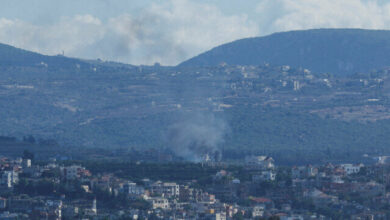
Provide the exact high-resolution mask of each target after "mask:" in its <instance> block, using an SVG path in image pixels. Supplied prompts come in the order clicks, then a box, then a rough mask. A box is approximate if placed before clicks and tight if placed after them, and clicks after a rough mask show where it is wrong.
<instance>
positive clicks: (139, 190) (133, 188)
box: [122, 182, 145, 196]
mask: <svg viewBox="0 0 390 220" xmlns="http://www.w3.org/2000/svg"><path fill="white" fill-rule="evenodd" d="M122 191H123V192H124V193H126V194H129V195H137V196H140V195H143V194H144V193H145V189H144V188H143V187H142V186H137V184H136V183H133V182H127V183H125V184H124V185H123V187H122Z"/></svg>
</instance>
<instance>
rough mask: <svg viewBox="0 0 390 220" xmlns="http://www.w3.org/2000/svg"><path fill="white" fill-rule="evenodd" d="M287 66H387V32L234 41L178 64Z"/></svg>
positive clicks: (344, 70) (342, 70) (339, 69)
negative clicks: (268, 64) (266, 64)
mask: <svg viewBox="0 0 390 220" xmlns="http://www.w3.org/2000/svg"><path fill="white" fill-rule="evenodd" d="M222 62H226V63H228V64H231V65H234V64H237V65H259V64H263V63H270V64H272V65H290V66H293V67H303V68H308V69H310V70H312V71H314V72H321V73H324V72H331V73H335V74H351V73H356V72H367V71H370V70H372V69H376V68H383V67H385V66H389V65H390V31H382V30H362V29H317V30H306V31H291V32H284V33H276V34H272V35H269V36H266V37H256V38H248V39H242V40H237V41H234V42H232V43H228V44H224V45H221V46H219V47H216V48H214V49H212V50H210V51H207V52H205V53H203V54H200V55H198V56H196V57H194V58H192V59H190V60H187V61H185V62H183V63H181V64H180V66H215V65H218V64H220V63H222Z"/></svg>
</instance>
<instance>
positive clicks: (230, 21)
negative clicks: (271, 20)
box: [0, 0, 258, 65]
mask: <svg viewBox="0 0 390 220" xmlns="http://www.w3.org/2000/svg"><path fill="white" fill-rule="evenodd" d="M257 34H258V27H257V25H256V24H255V23H254V22H251V21H249V20H248V18H247V17H246V16H245V15H234V16H226V15H224V14H223V13H222V12H221V11H220V10H219V9H218V8H217V7H215V6H210V5H208V4H204V3H197V2H195V1H189V0H169V1H164V2H163V3H159V4H156V3H155V4H152V5H150V7H148V8H146V9H144V10H143V11H141V12H140V13H139V15H131V14H122V15H118V16H116V17H112V18H110V19H107V20H104V21H102V20H100V19H99V18H97V17H94V16H92V15H78V16H74V17H63V18H62V19H61V20H60V21H59V22H57V23H54V24H53V23H50V24H42V25H37V24H32V23H29V22H26V21H21V20H17V19H7V18H0V42H2V43H6V44H11V45H13V46H16V47H20V48H23V49H28V50H33V51H36V52H41V53H44V54H49V55H55V54H59V53H61V51H63V50H64V51H65V55H67V56H75V57H82V58H102V59H105V60H115V61H120V62H125V63H132V64H153V63H155V62H160V63H162V64H165V65H175V64H177V63H178V62H180V61H183V60H185V59H187V58H190V57H192V56H194V55H196V54H198V53H201V52H203V51H204V50H207V49H210V48H211V47H213V46H216V45H218V44H222V43H226V42H229V41H232V40H235V39H238V38H243V37H249V36H255V35H257Z"/></svg>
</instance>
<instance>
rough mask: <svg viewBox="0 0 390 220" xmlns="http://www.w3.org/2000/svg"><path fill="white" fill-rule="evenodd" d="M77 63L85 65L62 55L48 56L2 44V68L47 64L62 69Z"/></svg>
mask: <svg viewBox="0 0 390 220" xmlns="http://www.w3.org/2000/svg"><path fill="white" fill-rule="evenodd" d="M76 63H77V64H84V62H83V61H81V60H79V59H76V58H68V57H65V56H61V55H57V56H46V55H42V54H39V53H35V52H31V51H27V50H23V49H19V48H16V47H13V46H10V45H6V44H1V43H0V65H1V66H2V67H7V66H19V67H26V66H38V65H42V64H47V65H49V66H50V67H53V66H54V67H61V66H68V65H71V64H76Z"/></svg>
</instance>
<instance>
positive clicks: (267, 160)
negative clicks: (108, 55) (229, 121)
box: [0, 155, 390, 220]
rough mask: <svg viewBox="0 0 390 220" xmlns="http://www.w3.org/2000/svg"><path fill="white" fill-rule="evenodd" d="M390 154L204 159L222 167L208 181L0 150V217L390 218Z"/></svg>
mask: <svg viewBox="0 0 390 220" xmlns="http://www.w3.org/2000/svg"><path fill="white" fill-rule="evenodd" d="M386 160H387V157H377V158H376V163H373V164H370V165H365V164H362V163H360V164H330V163H327V164H323V165H316V166H314V165H313V166H312V165H306V166H298V167H297V166H293V167H277V166H276V165H275V161H274V160H273V158H271V157H267V156H247V157H246V158H245V160H244V161H242V163H241V164H238V165H237V164H234V165H229V164H226V163H220V162H219V163H217V162H213V161H211V160H208V161H203V162H202V163H199V164H198V165H199V166H201V167H203V168H204V167H205V168H204V169H207V167H211V168H212V169H213V170H217V172H215V173H213V174H211V175H210V176H206V177H205V178H207V179H208V181H202V180H200V179H192V180H188V181H183V180H179V179H178V180H177V181H160V180H158V179H149V178H143V179H137V180H136V181H134V180H133V179H131V178H127V179H126V178H121V177H118V176H117V175H116V174H115V173H110V172H106V173H100V172H99V173H93V172H91V171H90V170H88V169H87V168H85V167H84V166H82V165H79V164H76V163H74V164H72V162H71V163H67V164H65V163H63V162H61V161H56V160H55V159H54V158H52V159H48V161H46V163H42V162H41V161H39V162H37V163H36V164H35V163H34V161H32V160H31V159H29V158H28V155H27V156H26V155H24V156H23V158H7V157H1V159H0V169H1V188H0V195H1V198H0V210H1V211H0V219H215V220H224V219H281V220H292V219H294V220H300V219H347V218H348V219H388V218H389V214H390V213H389V211H388V210H389V209H388V207H389V204H390V192H389V190H388V189H389V186H390V169H389V168H390V166H388V165H387V161H386ZM139 166H142V164H139ZM232 167H235V168H234V169H236V170H237V169H238V168H237V167H239V170H240V171H239V173H237V172H236V171H233V168H232ZM168 172H169V171H168ZM350 216H352V217H350Z"/></svg>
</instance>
